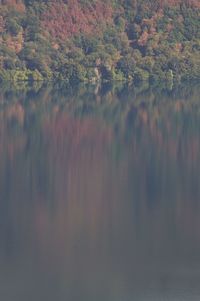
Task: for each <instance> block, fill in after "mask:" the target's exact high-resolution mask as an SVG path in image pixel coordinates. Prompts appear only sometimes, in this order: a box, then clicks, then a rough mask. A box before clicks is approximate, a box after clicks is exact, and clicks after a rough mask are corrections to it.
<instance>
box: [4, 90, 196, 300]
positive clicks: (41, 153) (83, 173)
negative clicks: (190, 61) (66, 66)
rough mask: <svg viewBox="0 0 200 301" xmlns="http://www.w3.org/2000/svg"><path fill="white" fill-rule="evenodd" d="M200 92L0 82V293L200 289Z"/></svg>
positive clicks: (13, 296) (151, 295) (138, 294)
mask: <svg viewBox="0 0 200 301" xmlns="http://www.w3.org/2000/svg"><path fill="white" fill-rule="evenodd" d="M199 93H200V89H199V87H197V86H194V87H192V86H191V87H185V88H184V87H183V88H181V89H178V90H172V91H170V92H169V91H157V90H148V91H145V92H141V93H139V92H138V91H137V90H134V89H128V88H120V89H119V88H118V89H106V88H104V89H100V90H99V89H97V88H80V89H72V90H70V89H65V90H61V89H53V90H52V89H51V88H48V87H47V88H42V89H39V91H37V92H36V91H32V90H30V91H28V92H23V91H21V92H20V91H18V92H14V91H12V90H4V89H1V90H0V158H1V160H0V300H4V301H11V300H15V301H27V300H29V301H32V300H33V301H35V300H37V301H44V300H48V301H54V300H57V301H66V300H69V301H70V300H72V301H151V300H152V301H153V300H154V301H157V300H158V301H160V300H169V301H179V300H180V301H182V300H183V301H188V300H190V301H194V300H195V301H196V300H199V299H200V286H199V283H200V230H199V229H200V185H199V180H200V99H199V95H200V94H199Z"/></svg>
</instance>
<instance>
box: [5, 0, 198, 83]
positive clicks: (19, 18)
mask: <svg viewBox="0 0 200 301" xmlns="http://www.w3.org/2000/svg"><path fill="white" fill-rule="evenodd" d="M199 78H200V1H199V0H168V1H167V0H163V1H162V0H91V1H89V0H49V1H48V0H44V1H38V0H37V1H31V0H24V1H22V0H0V80H14V81H19V80H65V81H70V82H74V81H98V80H102V79H103V80H130V81H135V82H138V81H144V80H145V81H151V82H155V81H156V82H157V81H162V80H167V81H169V82H173V81H174V80H176V81H180V80H192V79H199Z"/></svg>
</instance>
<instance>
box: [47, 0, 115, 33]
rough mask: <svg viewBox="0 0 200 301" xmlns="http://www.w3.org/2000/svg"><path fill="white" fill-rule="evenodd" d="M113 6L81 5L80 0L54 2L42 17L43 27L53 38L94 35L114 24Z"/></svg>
mask: <svg viewBox="0 0 200 301" xmlns="http://www.w3.org/2000/svg"><path fill="white" fill-rule="evenodd" d="M112 16H113V9H112V6H111V5H110V6H109V5H106V3H105V2H103V1H100V0H98V1H96V2H95V3H94V4H87V5H84V6H83V5H81V3H80V1H78V0H69V1H68V2H67V4H65V3H64V1H52V2H51V4H50V5H49V8H48V10H47V11H46V12H45V13H44V14H43V15H42V25H43V27H44V28H45V29H47V30H48V31H49V33H50V34H51V35H52V37H53V38H60V39H66V38H67V37H70V36H73V35H74V34H78V33H81V32H83V33H87V34H90V33H94V32H97V31H98V30H100V27H102V26H103V25H105V24H109V23H112Z"/></svg>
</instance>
